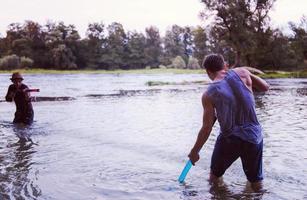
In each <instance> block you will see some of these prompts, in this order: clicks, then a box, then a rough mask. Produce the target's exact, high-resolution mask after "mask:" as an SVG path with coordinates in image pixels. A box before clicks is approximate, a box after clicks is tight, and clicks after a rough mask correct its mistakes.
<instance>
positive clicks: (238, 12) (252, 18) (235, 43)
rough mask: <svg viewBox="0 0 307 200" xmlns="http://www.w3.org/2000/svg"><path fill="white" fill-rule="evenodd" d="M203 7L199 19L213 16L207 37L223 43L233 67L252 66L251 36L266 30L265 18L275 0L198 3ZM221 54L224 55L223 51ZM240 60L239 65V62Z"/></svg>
mask: <svg viewBox="0 0 307 200" xmlns="http://www.w3.org/2000/svg"><path fill="white" fill-rule="evenodd" d="M202 2H203V3H204V5H205V8H204V11H203V12H202V16H203V17H204V18H205V19H209V18H210V17H212V16H213V17H214V18H213V19H214V22H213V28H212V31H211V36H212V37H215V38H216V40H217V41H219V42H222V41H226V44H228V45H230V46H231V48H230V49H228V50H232V49H233V50H234V51H235V55H236V58H235V64H234V65H235V66H240V65H241V64H242V63H243V64H247V65H253V63H254V62H255V60H254V58H253V56H254V55H255V47H256V46H257V44H256V43H257V42H258V40H257V39H256V38H255V36H256V35H257V34H259V33H263V32H265V31H266V29H267V28H268V23H269V16H268V13H269V11H270V10H271V8H272V6H273V4H274V2H275V0H248V1H246V0H214V1H213V0H202ZM223 53H224V52H223ZM241 59H242V61H243V62H242V63H241Z"/></svg>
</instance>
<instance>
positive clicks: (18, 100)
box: [5, 72, 34, 125]
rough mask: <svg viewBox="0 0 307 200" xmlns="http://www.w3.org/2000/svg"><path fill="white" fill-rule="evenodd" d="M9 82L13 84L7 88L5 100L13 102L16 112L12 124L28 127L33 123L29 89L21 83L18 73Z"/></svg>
mask: <svg viewBox="0 0 307 200" xmlns="http://www.w3.org/2000/svg"><path fill="white" fill-rule="evenodd" d="M11 81H12V82H13V84H11V85H10V86H9V88H8V91H7V94H6V96H5V100H6V101H8V102H12V101H14V102H15V105H16V112H15V118H14V121H13V123H24V124H26V125H30V124H32V122H33V117H34V111H33V107H32V103H31V98H30V92H29V88H28V86H27V85H25V84H23V83H22V81H23V77H22V75H21V74H20V73H19V72H15V73H13V74H12V78H11Z"/></svg>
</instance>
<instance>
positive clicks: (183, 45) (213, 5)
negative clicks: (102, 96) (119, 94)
mask: <svg viewBox="0 0 307 200" xmlns="http://www.w3.org/2000/svg"><path fill="white" fill-rule="evenodd" d="M274 1H275V0H261V1H259V0H249V1H246V0H214V1H213V0H202V2H203V4H204V5H205V11H203V12H202V16H203V17H204V18H203V19H204V20H210V22H211V23H210V25H209V26H206V27H201V26H197V27H188V26H187V27H180V26H178V25H173V26H171V27H170V28H169V29H168V30H167V31H166V33H165V35H164V36H163V37H162V36H161V34H160V32H159V30H158V29H157V28H156V27H153V26H150V27H148V28H146V29H145V31H144V33H141V32H131V31H126V30H125V29H124V27H123V25H122V24H120V23H117V22H114V23H111V24H110V25H105V24H104V23H102V22H100V23H91V24H89V25H88V28H87V31H86V36H85V38H81V37H80V35H79V33H78V31H77V30H76V28H75V26H74V25H71V24H69V25H66V24H64V23H63V22H47V23H46V24H45V25H41V24H38V23H36V22H33V21H25V22H24V23H23V24H21V23H12V24H10V25H9V26H8V29H7V31H6V35H5V36H3V37H1V36H0V69H15V68H44V69H85V68H86V69H107V70H113V69H142V68H159V67H160V68H164V67H169V68H191V69H197V68H199V67H200V65H201V61H202V59H203V57H204V55H206V54H208V53H211V52H215V53H222V54H223V55H224V56H225V58H226V60H227V61H228V62H229V63H230V64H231V65H237V66H240V65H249V66H252V67H257V68H260V69H298V68H300V67H304V66H305V65H306V60H307V50H306V49H307V18H306V17H304V16H303V17H302V19H301V23H300V24H294V23H289V27H290V29H291V30H292V34H288V35H286V34H284V33H283V32H281V31H280V30H279V29H273V28H272V27H271V26H270V18H269V17H268V12H269V10H270V9H271V8H272V6H273V3H274Z"/></svg>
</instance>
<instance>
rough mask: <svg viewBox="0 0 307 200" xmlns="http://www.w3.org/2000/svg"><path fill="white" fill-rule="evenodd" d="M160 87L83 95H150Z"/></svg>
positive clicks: (158, 90)
mask: <svg viewBox="0 0 307 200" xmlns="http://www.w3.org/2000/svg"><path fill="white" fill-rule="evenodd" d="M160 91H161V89H151V90H119V91H118V92H117V93H111V94H87V95H84V97H88V98H94V99H95V98H104V97H125V96H127V97H130V96H138V95H152V94H154V93H157V92H160Z"/></svg>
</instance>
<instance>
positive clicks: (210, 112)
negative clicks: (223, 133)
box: [189, 94, 216, 165]
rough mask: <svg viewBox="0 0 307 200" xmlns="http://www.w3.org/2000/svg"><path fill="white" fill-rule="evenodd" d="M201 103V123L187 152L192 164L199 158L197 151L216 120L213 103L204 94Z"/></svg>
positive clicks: (204, 141)
mask: <svg viewBox="0 0 307 200" xmlns="http://www.w3.org/2000/svg"><path fill="white" fill-rule="evenodd" d="M202 104H203V109H204V114H203V124H202V127H201V129H200V130H199V133H198V136H197V139H196V142H195V144H194V146H193V148H192V149H191V152H190V154H189V158H190V160H191V161H192V163H193V165H194V164H195V163H196V162H197V161H198V160H199V151H200V150H201V148H202V147H203V145H204V144H205V143H206V141H207V139H208V137H209V135H210V133H211V130H212V127H213V125H214V123H215V120H216V118H215V115H214V108H213V105H212V103H211V101H210V99H209V98H208V96H206V94H204V95H203V97H202Z"/></svg>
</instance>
